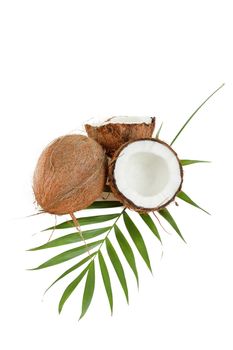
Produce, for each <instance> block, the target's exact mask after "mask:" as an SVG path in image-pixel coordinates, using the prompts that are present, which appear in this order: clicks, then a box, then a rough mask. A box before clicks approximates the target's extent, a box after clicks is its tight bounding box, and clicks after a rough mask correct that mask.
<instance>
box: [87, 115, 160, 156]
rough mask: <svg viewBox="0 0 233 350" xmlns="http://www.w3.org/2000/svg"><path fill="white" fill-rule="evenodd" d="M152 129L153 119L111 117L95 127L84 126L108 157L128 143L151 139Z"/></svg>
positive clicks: (153, 126)
mask: <svg viewBox="0 0 233 350" xmlns="http://www.w3.org/2000/svg"><path fill="white" fill-rule="evenodd" d="M154 128H155V117H153V118H150V117H145V118H138V117H113V118H110V119H108V120H106V122H104V123H103V124H100V125H97V126H96V125H91V124H86V125H85V129H86V132H87V134H88V136H89V137H91V138H92V139H94V140H96V141H97V142H98V143H99V144H100V145H102V146H103V148H104V149H105V150H106V154H107V155H108V156H109V157H112V155H113V154H114V152H115V151H116V150H117V149H118V148H119V147H121V146H122V145H123V144H124V143H126V142H128V141H134V140H137V139H141V138H147V137H152V134H153V131H154Z"/></svg>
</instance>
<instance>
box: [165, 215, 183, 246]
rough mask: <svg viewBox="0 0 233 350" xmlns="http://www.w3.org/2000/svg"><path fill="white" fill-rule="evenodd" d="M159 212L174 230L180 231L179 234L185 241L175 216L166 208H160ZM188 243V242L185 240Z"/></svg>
mask: <svg viewBox="0 0 233 350" xmlns="http://www.w3.org/2000/svg"><path fill="white" fill-rule="evenodd" d="M159 214H160V215H161V216H162V217H163V218H164V219H165V220H166V221H167V222H168V223H169V224H170V225H171V226H172V227H173V228H174V230H175V231H176V232H177V233H178V235H179V236H180V238H181V239H182V240H183V241H184V242H185V239H184V237H183V236H182V234H181V232H180V230H179V227H178V226H177V224H176V222H175V220H174V219H173V217H172V216H171V214H170V213H169V211H168V210H167V209H166V208H164V209H160V210H159ZM185 243H186V242H185Z"/></svg>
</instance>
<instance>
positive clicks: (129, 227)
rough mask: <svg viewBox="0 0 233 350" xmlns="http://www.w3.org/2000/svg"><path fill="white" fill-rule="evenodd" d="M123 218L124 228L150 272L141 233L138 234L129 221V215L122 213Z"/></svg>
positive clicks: (134, 226)
mask: <svg viewBox="0 0 233 350" xmlns="http://www.w3.org/2000/svg"><path fill="white" fill-rule="evenodd" d="M123 217H124V222H125V226H126V228H127V230H128V232H129V234H130V236H131V238H132V240H133V242H134V244H135V246H136V247H137V249H138V251H139V253H140V255H141V257H142V258H143V260H144V261H145V263H146V265H147V267H148V268H149V270H150V271H151V272H152V269H151V264H150V259H149V255H148V252H147V248H146V245H145V243H144V240H143V238H142V235H141V233H140V232H139V230H138V228H137V227H136V225H135V224H134V223H133V221H132V220H131V219H130V217H129V215H128V214H127V213H126V212H124V214H123Z"/></svg>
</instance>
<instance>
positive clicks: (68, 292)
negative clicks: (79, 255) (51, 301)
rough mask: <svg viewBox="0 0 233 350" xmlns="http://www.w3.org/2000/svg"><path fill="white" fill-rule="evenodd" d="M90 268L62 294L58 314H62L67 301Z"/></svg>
mask: <svg viewBox="0 0 233 350" xmlns="http://www.w3.org/2000/svg"><path fill="white" fill-rule="evenodd" d="M88 268H89V265H88V266H87V267H86V268H85V269H84V270H83V271H82V272H81V273H80V274H79V275H78V277H76V278H75V279H74V280H73V281H72V282H71V283H70V284H69V285H68V287H66V289H65V291H64V293H63V294H62V297H61V299H60V302H59V305H58V312H59V313H60V312H61V310H62V308H63V306H64V304H65V302H66V300H67V299H68V298H69V296H70V295H71V294H72V293H73V291H74V290H75V288H76V287H77V286H78V284H79V283H80V282H81V281H82V279H83V277H84V276H85V274H86V273H87V271H88Z"/></svg>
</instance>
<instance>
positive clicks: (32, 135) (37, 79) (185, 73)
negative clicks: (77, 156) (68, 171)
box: [0, 0, 233, 350]
mask: <svg viewBox="0 0 233 350" xmlns="http://www.w3.org/2000/svg"><path fill="white" fill-rule="evenodd" d="M230 3H231V2H230V1H224V0H222V1H213V0H212V1H208V0H207V1H199V0H196V1H187V0H186V1H181V0H178V1H167V0H163V1H148V0H143V1H137V0H133V1H129V0H124V1H122V0H118V1H111V0H106V1H103V0H101V1H90V0H86V1H77V0H76V1H69V0H67V1H59V0H56V1H51V0H46V1H44V0H40V1H35V0H30V1H25V0H21V1H12V0H5V1H4V0H2V1H1V3H0V35H1V37H0V50H1V55H0V100H1V102H0V116H1V121H0V123H1V124H0V125H1V137H0V142H1V147H0V149H1V192H0V193H1V201H0V203H1V241H0V242H1V254H0V260H1V262H0V266H1V288H0V293H1V299H0V300H1V312H0V317H1V319H2V325H1V333H2V335H1V338H0V342H1V343H2V344H1V348H2V349H6V350H8V349H16V348H20V349H21V348H22V349H25V350H29V349H35V350H37V349H53V348H54V349H66V348H67V349H86V350H87V349H93V348H97V349H98V348H101V349H103V350H105V349H109V348H111V349H114V350H115V349H127V348H130V349H139V348H146V349H159V350H170V349H179V350H184V349H189V350H191V349H200V350H202V349H224V350H228V349H232V347H233V339H232V314H233V303H232V293H233V287H232V268H233V254H232V250H233V247H232V244H233V239H232V235H233V230H232V195H233V193H232V192H233V191H232V176H233V173H232V167H231V163H232V97H231V96H232V92H233V91H232V78H233V74H232V73H233V71H232V62H233V57H232V53H231V48H232V35H231V32H232V30H233V25H232V18H231V17H232V15H231V10H230ZM223 82H225V83H226V85H225V87H224V88H223V89H222V90H221V91H220V92H219V93H218V94H217V95H215V97H214V98H213V99H212V100H211V101H209V102H208V104H206V105H205V107H203V109H202V110H201V111H200V112H199V114H198V115H197V116H196V118H195V119H194V120H193V121H192V123H190V124H189V126H188V127H187V129H186V130H185V132H184V133H183V134H182V135H181V136H180V138H179V139H178V140H177V142H176V143H175V144H174V148H175V150H176V151H177V152H178V154H179V155H180V157H181V158H191V159H192V158H194V159H195V158H196V159H209V160H212V161H213V163H211V164H210V165H192V166H190V167H188V168H186V169H185V181H184V190H185V191H186V192H187V193H188V194H189V195H190V196H191V197H192V198H193V199H194V200H195V201H197V202H198V203H199V204H200V205H203V206H204V207H205V208H206V209H208V210H209V211H210V212H211V213H212V216H210V217H208V216H207V215H205V214H204V213H202V212H201V211H199V210H196V209H193V208H191V207H189V206H188V205H186V204H185V203H180V206H179V207H175V206H174V205H172V206H171V212H172V213H173V214H174V217H175V218H176V219H177V223H179V225H180V228H181V230H182V233H183V235H184V236H185V238H186V240H187V244H186V245H185V244H184V243H183V242H182V241H181V240H180V239H179V237H178V236H177V235H176V234H175V233H173V232H172V234H171V235H168V234H167V233H165V232H163V231H161V235H162V238H163V248H161V246H160V244H159V242H158V241H157V240H156V239H155V238H154V237H153V236H152V235H151V234H150V232H148V231H147V230H146V228H145V227H144V226H143V225H142V226H141V228H142V231H143V234H144V237H145V240H146V242H147V245H148V246H149V253H150V257H151V261H152V265H153V271H154V276H153V277H152V276H151V275H150V273H149V272H148V271H147V269H146V267H145V266H144V265H145V264H144V262H143V261H142V260H141V258H140V256H138V255H137V262H138V263H137V265H138V269H139V273H140V291H139V293H138V291H137V288H136V283H135V280H134V277H133V275H132V273H131V271H130V270H129V269H127V266H126V274H127V277H128V281H129V290H130V305H129V306H127V304H126V302H125V300H124V296H123V293H122V290H121V289H120V287H119V283H118V281H117V279H116V278H115V276H114V272H113V271H111V273H112V276H113V286H114V316H113V317H111V316H110V313H109V308H108V303H107V299H106V296H105V291H104V289H103V286H102V284H101V280H100V278H99V277H100V276H99V274H98V276H97V286H96V292H95V295H94V298H93V302H92V304H91V306H90V309H89V311H88V313H87V315H86V316H85V318H84V319H83V320H82V321H80V322H78V317H79V313H80V306H81V294H82V293H81V292H82V288H83V284H82V285H81V286H80V287H81V288H78V289H77V291H75V293H74V294H73V295H72V297H71V298H70V300H69V301H68V302H67V304H66V305H65V307H64V312H63V313H62V315H61V316H58V312H57V304H58V301H59V297H60V296H61V293H62V291H63V290H64V287H65V286H66V285H67V283H68V282H69V281H71V276H70V277H68V278H67V279H66V280H65V281H64V282H61V283H60V284H59V285H58V284H57V286H56V287H54V289H53V290H51V291H50V292H49V293H48V295H47V296H46V297H45V298H44V301H43V302H42V301H41V299H42V296H43V292H44V290H45V288H46V287H47V286H48V285H49V283H51V282H52V281H53V280H54V279H55V278H56V277H57V276H58V275H59V274H60V273H61V272H63V271H64V268H65V267H64V266H61V265H60V266H57V267H54V268H51V269H47V270H42V271H35V272H31V271H26V269H27V268H30V267H34V266H36V265H37V264H39V263H41V262H43V261H45V260H46V259H47V258H48V257H51V256H52V255H55V253H57V252H58V251H59V250H56V249H55V252H51V251H50V252H45V251H44V252H40V253H30V252H25V250H26V249H27V248H30V247H32V246H36V245H37V244H39V243H43V242H46V240H47V239H48V234H47V233H38V234H37V235H35V236H32V234H33V233H36V232H39V231H40V230H41V229H43V228H45V227H47V226H48V225H52V224H53V223H54V219H53V217H52V216H36V217H31V218H25V217H26V216H27V215H29V214H32V213H35V212H36V210H35V206H34V204H33V194H32V189H31V180H32V174H33V170H34V166H35V164H36V160H37V157H38V156H39V154H40V152H41V151H42V149H43V147H45V145H46V144H47V143H48V142H50V141H51V140H53V139H54V138H56V137H57V136H60V135H62V134H66V133H68V132H70V131H76V132H79V130H80V129H82V126H83V123H84V122H85V121H86V120H88V119H89V118H92V117H97V118H103V119H104V118H106V117H109V116H112V115H139V116H140V115H142V116H143V115H150V116H152V115H155V116H157V122H158V124H157V125H159V124H160V122H161V121H164V129H163V131H162V134H161V137H162V138H163V139H164V140H166V141H168V142H169V141H170V140H171V138H172V137H173V136H174V135H175V133H176V132H177V131H178V129H179V128H180V126H181V125H182V124H183V123H184V121H185V120H186V118H187V117H188V116H189V115H190V113H192V112H193V110H194V109H195V108H196V107H197V106H198V105H199V104H200V103H201V102H202V100H203V99H204V98H205V97H207V96H208V94H209V93H210V92H211V91H213V90H214V89H215V88H217V87H218V86H219V85H220V84H221V83H223ZM164 225H165V226H166V228H167V229H168V230H170V231H172V230H171V229H170V228H169V227H168V226H167V225H166V223H164ZM56 235H58V234H57V233H55V236H56ZM162 251H163V258H162V259H161V253H162ZM72 264H73V262H70V263H67V265H66V266H71V265H72ZM73 276H75V273H74V275H72V277H73Z"/></svg>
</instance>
